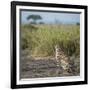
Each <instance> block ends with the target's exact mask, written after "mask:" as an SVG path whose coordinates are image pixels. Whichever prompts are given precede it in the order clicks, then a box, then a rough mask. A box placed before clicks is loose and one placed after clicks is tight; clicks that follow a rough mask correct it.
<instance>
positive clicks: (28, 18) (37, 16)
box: [27, 14, 42, 24]
mask: <svg viewBox="0 0 90 90" xmlns="http://www.w3.org/2000/svg"><path fill="white" fill-rule="evenodd" d="M30 19H31V20H33V22H32V23H33V24H36V23H37V22H36V21H37V20H40V19H42V17H41V16H40V15H34V14H32V15H29V16H28V17H27V20H30Z"/></svg>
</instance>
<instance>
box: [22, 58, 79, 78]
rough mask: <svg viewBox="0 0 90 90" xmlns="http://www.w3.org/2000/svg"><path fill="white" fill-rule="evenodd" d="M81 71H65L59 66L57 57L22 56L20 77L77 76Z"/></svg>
mask: <svg viewBox="0 0 90 90" xmlns="http://www.w3.org/2000/svg"><path fill="white" fill-rule="evenodd" d="M77 75H79V73H77V72H75V71H73V72H72V73H70V72H68V73H67V72H65V71H63V69H62V68H61V67H60V66H57V63H56V60H55V58H48V59H46V58H37V59H33V58H32V59H31V58H30V57H25V56H23V57H21V60H20V78H21V79H22V78H42V77H62V76H77Z"/></svg>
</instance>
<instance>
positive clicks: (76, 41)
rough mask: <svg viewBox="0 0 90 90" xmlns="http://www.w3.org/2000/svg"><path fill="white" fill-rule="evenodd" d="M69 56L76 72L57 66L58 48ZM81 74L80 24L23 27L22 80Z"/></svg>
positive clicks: (27, 25)
mask: <svg viewBox="0 0 90 90" xmlns="http://www.w3.org/2000/svg"><path fill="white" fill-rule="evenodd" d="M57 44H58V45H59V46H60V48H62V49H63V51H64V52H65V53H66V54H67V56H68V57H69V58H70V61H71V63H72V67H71V68H73V72H72V73H65V72H64V71H63V70H62V68H61V67H60V66H59V67H57V64H56V60H55V45H57ZM79 74H80V26H79V25H53V24H52V25H50V24H49V25H48V24H37V25H33V24H26V25H21V56H20V78H42V77H60V76H78V75H79Z"/></svg>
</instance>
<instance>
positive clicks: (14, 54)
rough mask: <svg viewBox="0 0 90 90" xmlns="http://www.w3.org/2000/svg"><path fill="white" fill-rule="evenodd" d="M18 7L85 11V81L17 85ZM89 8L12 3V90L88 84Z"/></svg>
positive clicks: (67, 5) (82, 6)
mask: <svg viewBox="0 0 90 90" xmlns="http://www.w3.org/2000/svg"><path fill="white" fill-rule="evenodd" d="M17 6H32V7H33V6H37V7H51V8H52V7H53V8H54V7H55V8H73V9H83V10H84V36H85V37H84V44H85V45H84V50H85V52H84V80H83V81H70V82H51V83H37V84H20V85H19V84H17V69H16V68H17V60H16V59H17V58H16V57H17V49H16V48H17V47H16V46H17V42H16V41H17V38H16V35H17V31H16V25H17V24H16V23H17V22H16V19H17V18H16V13H17V12H16V11H17V10H16V7H17ZM87 18H88V7H87V6H84V5H69V4H52V3H35V2H19V1H12V2H11V88H12V89H14V88H32V87H49V86H66V85H80V84H87V83H88V71H87V70H88V68H87V67H88V66H87V65H88V64H87V63H88V61H87V57H88V56H87V55H88V51H87V50H88V48H87V47H88V46H87V45H88V42H87V41H88V38H87V37H88V36H87V35H88V34H87V33H88V30H87V29H88V28H87V27H88V23H87V22H88V21H87V20H88V19H87Z"/></svg>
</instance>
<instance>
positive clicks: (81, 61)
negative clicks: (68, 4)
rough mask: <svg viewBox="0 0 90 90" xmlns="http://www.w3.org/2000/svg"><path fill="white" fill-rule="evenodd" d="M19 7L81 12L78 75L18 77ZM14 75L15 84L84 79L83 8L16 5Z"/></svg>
mask: <svg viewBox="0 0 90 90" xmlns="http://www.w3.org/2000/svg"><path fill="white" fill-rule="evenodd" d="M20 9H35V10H51V11H68V12H81V14H80V76H68V77H50V78H35V79H21V80H20V77H19V74H20V71H19V70H20V69H19V65H20V64H19V60H20V59H19V48H20V47H19V42H20V41H19V35H20V30H19V26H20V25H19V24H20V23H19V22H20V21H19V20H20V18H19V12H20ZM16 33H17V34H16V43H17V45H16V47H17V48H16V49H17V50H16V51H17V52H16V53H17V55H16V56H17V57H16V60H17V63H16V76H17V78H16V79H17V80H16V83H17V85H21V84H36V83H38V84H39V83H53V82H54V83H55V82H72V81H84V9H71V8H51V7H34V6H17V7H16Z"/></svg>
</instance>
